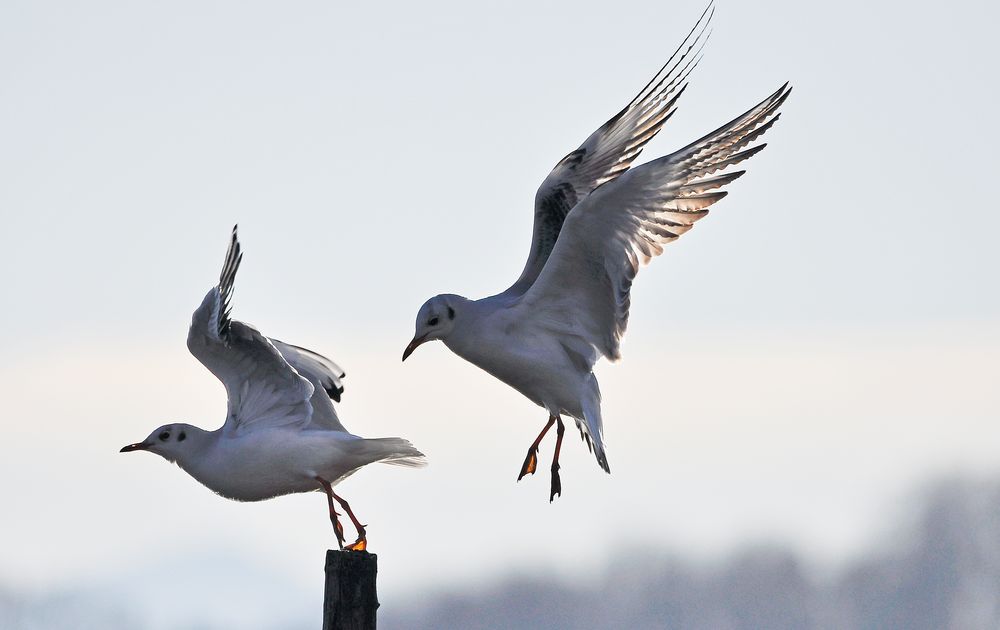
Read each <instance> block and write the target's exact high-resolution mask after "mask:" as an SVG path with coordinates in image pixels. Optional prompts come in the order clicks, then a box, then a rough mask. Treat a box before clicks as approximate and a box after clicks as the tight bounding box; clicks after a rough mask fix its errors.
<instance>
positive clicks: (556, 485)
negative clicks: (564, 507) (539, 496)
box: [549, 462, 562, 503]
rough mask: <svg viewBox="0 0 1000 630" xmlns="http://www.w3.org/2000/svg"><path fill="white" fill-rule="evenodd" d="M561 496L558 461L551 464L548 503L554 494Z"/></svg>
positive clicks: (554, 496)
mask: <svg viewBox="0 0 1000 630" xmlns="http://www.w3.org/2000/svg"><path fill="white" fill-rule="evenodd" d="M557 494H558V495H559V496H562V480H561V479H560V478H559V462H556V463H554V464H552V484H551V485H550V486H549V503H552V501H553V500H555V498H556V495H557Z"/></svg>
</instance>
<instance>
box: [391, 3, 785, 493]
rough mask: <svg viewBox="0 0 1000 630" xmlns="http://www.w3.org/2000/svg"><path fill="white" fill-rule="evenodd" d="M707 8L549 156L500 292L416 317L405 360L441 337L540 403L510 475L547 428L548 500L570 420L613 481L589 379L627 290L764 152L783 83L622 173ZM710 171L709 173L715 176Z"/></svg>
mask: <svg viewBox="0 0 1000 630" xmlns="http://www.w3.org/2000/svg"><path fill="white" fill-rule="evenodd" d="M713 11H714V9H712V7H711V4H710V5H709V7H708V8H706V9H705V12H704V13H703V14H702V16H701V18H699V20H698V23H696V24H695V26H694V28H692V30H691V32H690V33H689V34H688V36H687V38H686V39H685V40H684V42H682V43H681V45H680V47H679V48H678V49H677V51H676V52H675V53H674V54H673V55H672V56H671V57H670V59H669V60H668V61H667V63H666V64H664V66H663V67H662V68H661V69H660V71H659V73H657V74H656V76H654V77H653V79H652V80H651V81H650V82H649V83H648V84H647V85H646V87H645V88H643V89H642V91H640V92H639V94H638V95H637V96H636V97H635V98H634V99H633V100H632V102H630V103H629V104H628V105H627V106H625V108H624V109H623V110H621V112H619V113H618V114H617V115H616V116H614V117H613V118H612V119H611V120H609V121H608V122H606V123H605V124H604V125H603V126H601V128H599V129H598V130H597V131H595V132H594V133H593V134H592V135H591V136H590V137H589V138H587V140H586V141H585V142H584V143H583V144H582V145H580V147H579V148H578V149H576V150H575V151H572V152H571V153H569V154H568V155H567V156H566V157H564V158H563V159H562V160H560V161H559V162H558V163H557V164H556V166H555V168H554V169H553V170H552V172H551V173H549V175H548V177H546V178H545V180H544V181H543V182H542V184H541V186H540V187H539V189H538V192H537V194H536V195H535V220H534V228H533V233H532V239H531V249H530V251H529V254H528V261H527V263H526V264H525V266H524V270H523V271H522V272H521V276H520V277H519V278H518V279H517V281H516V282H515V283H514V284H513V285H511V286H510V287H509V288H508V289H507V290H505V291H504V292H502V293H499V294H497V295H493V296H490V297H487V298H483V299H479V300H470V299H467V298H464V297H462V296H459V295H452V294H444V295H438V296H435V297H433V298H431V299H429V300H427V302H425V303H424V304H423V306H421V307H420V310H419V311H418V313H417V320H416V331H415V333H414V336H413V340H412V341H411V342H410V344H409V345H408V346H407V347H406V351H405V352H404V353H403V360H404V361H405V360H406V358H407V357H408V356H410V354H411V353H412V352H413V351H414V349H416V348H417V346H419V345H420V344H422V343H425V342H427V341H431V340H434V339H439V340H441V341H443V342H444V344H445V345H446V346H447V347H448V348H449V349H450V350H451V351H452V352H454V353H455V354H457V355H458V356H460V357H462V358H463V359H465V360H467V361H469V362H470V363H473V364H474V365H476V366H478V367H480V368H482V369H483V370H485V371H486V372H489V373H490V374H492V375H493V376H495V377H496V378H498V379H500V380H501V381H503V382H504V383H507V384H508V385H510V386H511V387H513V388H514V389H516V390H517V391H519V392H521V393H522V394H523V395H524V396H526V397H527V398H528V399H530V400H531V401H533V402H534V403H536V404H538V405H539V406H541V407H544V408H545V409H546V411H547V412H548V414H549V416H548V421H547V422H546V424H545V426H544V427H543V428H542V431H541V433H540V434H539V435H538V437H537V438H536V439H535V441H534V442H532V444H531V446H530V447H529V448H528V454H527V456H526V457H525V460H524V463H523V464H522V466H521V471H520V474H519V475H518V480H520V479H521V478H522V477H524V476H525V475H527V474H529V473H530V474H534V472H535V470H536V468H537V465H538V456H537V453H538V446H539V444H540V443H541V441H542V438H543V437H544V436H545V434H546V433H547V432H548V430H549V429H550V428H551V427H552V425H553V424H556V425H557V430H556V445H555V451H554V455H553V459H552V468H551V484H550V489H549V501H550V502H551V501H552V499H553V498H554V497H555V496H556V495H557V494H559V495H561V494H562V484H561V481H560V478H559V451H560V449H561V447H562V438H563V431H564V425H563V421H562V418H561V416H562V415H564V414H565V415H567V416H569V417H571V418H573V419H574V420H575V421H576V425H577V428H578V429H579V430H580V436H581V438H582V439H584V440H585V441H586V442H587V446H588V448H590V447H591V446H592V447H593V452H594V454H595V456H596V457H597V463H598V464H599V465H600V467H601V468H602V469H604V470H605V471H606V472H609V473H610V472H611V469H610V467H609V466H608V458H607V454H606V451H605V446H604V431H603V423H602V420H601V393H600V390H599V388H598V385H597V378H596V377H595V376H594V373H593V371H592V369H593V366H594V364H595V363H596V362H597V360H598V359H599V358H600V357H601V356H604V357H606V358H607V359H609V360H611V361H617V360H619V359H620V358H621V354H620V343H621V339H622V335H624V333H625V327H626V324H627V323H628V315H629V303H630V298H629V294H630V289H631V287H632V281H633V280H634V278H635V276H636V273H637V272H638V270H639V267H641V266H642V265H645V264H646V263H648V262H649V261H650V260H651V259H652V258H653V257H655V256H658V255H659V254H660V253H662V252H663V246H664V245H666V244H667V243H670V242H672V241H674V240H676V239H677V238H678V237H679V236H680V235H681V234H684V233H685V232H687V231H688V230H690V229H691V227H692V226H693V225H694V222H695V221H697V220H698V219H701V218H702V217H704V216H705V215H706V214H708V208H709V206H711V205H712V204H714V203H716V202H717V201H719V200H720V199H722V198H723V197H725V196H726V194H727V193H726V192H725V191H723V190H720V189H721V188H722V187H723V186H725V185H726V184H729V183H730V182H732V181H733V180H735V179H736V178H738V177H740V176H741V175H743V173H744V171H741V170H738V171H728V172H727V169H728V168H729V167H731V166H733V165H735V164H738V163H740V162H742V161H743V160H746V159H747V158H750V157H752V156H753V155H755V154H757V153H758V152H760V151H761V150H762V149H763V148H764V147H765V146H766V145H764V144H756V145H754V144H753V143H754V142H755V141H756V140H757V139H758V138H760V137H761V136H762V135H763V134H764V133H765V132H766V131H767V130H768V129H770V128H771V126H772V125H773V124H774V123H775V122H776V121H777V120H778V113H777V111H778V108H779V107H780V106H781V104H782V103H783V102H784V101H785V99H786V98H787V97H788V94H789V92H790V91H791V90H790V88H789V87H788V84H787V83H786V84H785V85H783V86H782V87H781V88H780V89H778V90H777V91H776V92H775V93H774V94H772V95H770V96H769V97H767V98H766V99H764V100H763V101H762V102H761V103H760V104H758V105H756V106H754V107H753V108H751V109H750V110H749V111H747V112H746V113H744V114H742V115H740V116H738V117H737V118H735V119H734V120H732V121H731V122H729V123H727V124H725V125H723V126H721V127H719V128H718V129H716V130H715V131H713V132H712V133H710V134H708V135H706V136H704V137H703V138H700V139H698V140H696V141H694V142H692V143H691V144H689V145H687V146H686V147H684V148H682V149H680V150H679V151H676V152H674V153H672V154H670V155H667V156H665V157H661V158H658V159H656V160H653V161H652V162H649V163H647V164H643V165H641V166H637V167H635V168H630V166H631V164H632V161H633V160H635V159H636V157H637V156H638V155H639V153H640V152H641V151H642V149H643V147H644V146H645V145H646V143H648V142H649V141H650V140H651V139H652V138H653V137H654V136H655V135H656V134H657V133H658V132H659V131H660V129H661V128H662V126H663V124H664V123H665V122H666V121H667V120H668V119H669V118H670V117H671V115H673V113H674V111H675V107H674V106H675V104H676V102H677V99H678V98H680V95H681V94H682V93H683V92H684V90H685V88H686V87H687V84H686V82H685V81H686V79H687V76H688V74H689V73H690V72H691V70H692V69H693V68H694V67H695V66H696V65H697V63H698V60H699V59H700V50H701V47H702V46H703V45H704V42H705V40H706V39H707V34H706V28H707V25H708V23H709V21H710V20H711V17H712V12H713ZM717 173H719V174H717Z"/></svg>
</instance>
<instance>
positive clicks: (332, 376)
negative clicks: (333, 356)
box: [271, 339, 348, 433]
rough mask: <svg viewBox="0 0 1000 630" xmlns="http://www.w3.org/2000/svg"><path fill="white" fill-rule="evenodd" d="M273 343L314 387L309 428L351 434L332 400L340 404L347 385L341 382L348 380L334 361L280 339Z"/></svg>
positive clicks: (272, 340)
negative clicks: (338, 414)
mask: <svg viewBox="0 0 1000 630" xmlns="http://www.w3.org/2000/svg"><path fill="white" fill-rule="evenodd" d="M271 343H273V344H274V347H275V348H277V349H278V352H280V353H281V356H282V357H284V359H285V361H288V364H289V365H291V366H292V367H293V368H295V371H296V372H298V373H299V374H300V375H302V376H304V377H305V378H307V379H308V380H309V382H310V383H312V386H313V395H312V398H311V399H310V403H311V404H312V408H313V415H312V419H311V420H310V422H309V426H310V427H316V428H321V429H328V430H330V431H343V432H345V433H347V432H348V431H347V429H345V428H344V425H343V424H341V422H340V418H339V417H338V416H337V411H336V409H334V406H333V402H332V401H331V400H330V399H331V398H332V399H333V400H335V401H337V402H340V395H341V394H342V393H344V385H343V382H342V381H341V379H343V378H344V376H346V375H345V374H344V371H343V370H342V369H340V367H339V366H338V365H337V364H336V363H334V362H333V361H331V360H330V359H328V358H326V357H324V356H323V355H321V354H319V353H316V352H313V351H312V350H307V349H305V348H301V347H299V346H293V345H292V344H290V343H285V342H284V341H278V340H277V339H271Z"/></svg>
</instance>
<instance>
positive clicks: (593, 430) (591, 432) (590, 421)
mask: <svg viewBox="0 0 1000 630" xmlns="http://www.w3.org/2000/svg"><path fill="white" fill-rule="evenodd" d="M580 404H581V406H582V407H583V422H580V419H579V418H578V419H577V420H576V428H577V429H579V430H580V438H581V439H583V440H584V441H585V442H586V443H587V448H588V449H591V448H592V450H593V452H594V457H596V458H597V465H598V466H600V467H601V469H602V470H603V471H604V472H606V473H608V474H609V475H610V474H611V467H610V466H608V456H607V453H606V452H605V450H604V423H603V421H602V420H601V390H600V388H599V387H598V385H597V377H595V376H594V375H593V374H591V375H590V379H589V380H588V381H587V385H586V388H585V390H584V392H583V395H582V396H581V399H580Z"/></svg>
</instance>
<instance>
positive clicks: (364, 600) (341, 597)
mask: <svg viewBox="0 0 1000 630" xmlns="http://www.w3.org/2000/svg"><path fill="white" fill-rule="evenodd" d="M377 570H378V556H376V555H375V554H373V553H368V552H367V551H334V550H332V549H330V550H328V551H327V552H326V590H325V592H324V595H323V630H375V611H376V610H377V609H378V596H377V595H376V593H375V574H376V572H377Z"/></svg>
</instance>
